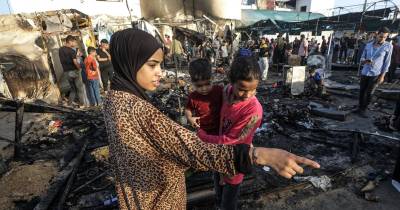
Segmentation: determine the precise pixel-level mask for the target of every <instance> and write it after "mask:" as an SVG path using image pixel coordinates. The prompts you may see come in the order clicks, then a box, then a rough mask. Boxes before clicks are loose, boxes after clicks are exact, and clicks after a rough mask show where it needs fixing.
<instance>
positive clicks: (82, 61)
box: [59, 35, 114, 107]
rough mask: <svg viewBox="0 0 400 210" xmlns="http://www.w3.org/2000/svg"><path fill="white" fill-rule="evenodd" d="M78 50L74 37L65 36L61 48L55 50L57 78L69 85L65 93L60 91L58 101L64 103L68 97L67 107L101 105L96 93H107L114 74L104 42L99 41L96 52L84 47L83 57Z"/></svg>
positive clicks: (100, 98) (106, 45) (99, 95)
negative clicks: (60, 75) (56, 53)
mask: <svg viewBox="0 0 400 210" xmlns="http://www.w3.org/2000/svg"><path fill="white" fill-rule="evenodd" d="M82 51H83V50H81V49H80V48H79V46H78V40H77V38H76V37H74V36H72V35H68V36H67V37H66V39H65V44H64V46H62V47H60V49H59V58H60V63H61V66H62V70H63V75H62V77H61V79H65V80H67V81H68V84H69V88H68V90H67V91H64V90H63V91H61V92H62V97H61V98H62V100H64V99H65V98H66V96H67V95H68V101H67V104H68V105H69V106H75V107H85V106H101V105H102V97H101V94H100V92H101V91H100V90H101V89H102V90H103V91H104V92H107V91H108V90H109V83H110V81H111V79H112V77H113V73H114V71H113V66H112V63H111V55H110V52H109V43H108V40H106V39H103V40H101V41H100V44H99V46H98V48H97V49H96V48H94V47H88V49H86V52H87V56H85V55H84V53H82Z"/></svg>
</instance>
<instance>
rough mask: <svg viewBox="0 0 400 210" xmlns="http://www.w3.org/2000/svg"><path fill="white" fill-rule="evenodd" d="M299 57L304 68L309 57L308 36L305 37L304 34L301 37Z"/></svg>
mask: <svg viewBox="0 0 400 210" xmlns="http://www.w3.org/2000/svg"><path fill="white" fill-rule="evenodd" d="M299 56H300V57H301V65H303V66H304V65H305V64H306V58H307V56H308V41H307V40H306V36H304V34H302V35H301V36H300V47H299Z"/></svg>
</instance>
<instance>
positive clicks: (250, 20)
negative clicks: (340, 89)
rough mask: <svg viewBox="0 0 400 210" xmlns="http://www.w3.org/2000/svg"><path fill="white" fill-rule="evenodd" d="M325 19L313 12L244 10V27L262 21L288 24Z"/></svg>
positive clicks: (242, 21)
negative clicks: (276, 21)
mask: <svg viewBox="0 0 400 210" xmlns="http://www.w3.org/2000/svg"><path fill="white" fill-rule="evenodd" d="M322 17H325V16H324V15H322V14H320V13H312V12H292V11H291V12H288V11H275V10H253V9H242V20H241V23H242V26H249V25H252V24H254V23H256V22H258V21H260V20H268V19H270V20H280V21H286V22H298V21H306V20H312V19H316V18H322Z"/></svg>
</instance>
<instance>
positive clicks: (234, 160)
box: [134, 102, 252, 176]
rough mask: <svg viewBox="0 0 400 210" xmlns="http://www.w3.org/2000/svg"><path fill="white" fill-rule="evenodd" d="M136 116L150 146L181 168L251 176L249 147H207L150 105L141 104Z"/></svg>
mask: <svg viewBox="0 0 400 210" xmlns="http://www.w3.org/2000/svg"><path fill="white" fill-rule="evenodd" d="M134 112H136V113H134V115H135V116H137V117H138V119H137V121H138V122H139V124H141V127H142V129H143V130H142V131H143V132H144V135H146V136H147V138H146V139H148V140H149V144H150V145H152V146H153V147H154V148H155V149H156V150H158V151H159V152H160V153H161V154H163V155H165V156H167V157H170V158H171V159H172V160H174V161H176V162H177V163H178V164H181V165H183V166H186V167H191V168H194V169H197V170H202V171H208V170H214V171H218V172H220V173H223V174H227V175H231V176H232V175H235V174H237V173H246V174H247V173H251V168H252V166H251V161H250V157H249V149H250V147H249V146H248V145H243V144H240V145H237V146H228V145H216V144H208V143H204V142H202V141H201V140H200V139H199V138H198V137H197V136H196V134H195V133H193V132H191V131H189V130H187V129H185V128H183V127H182V126H180V125H178V124H177V123H175V122H174V121H172V120H171V119H169V118H168V117H166V116H165V115H164V114H162V113H161V112H160V111H158V110H157V109H156V108H154V107H153V106H151V105H149V104H148V103H147V102H139V103H137V105H136V106H135V108H134ZM160 164H162V163H160Z"/></svg>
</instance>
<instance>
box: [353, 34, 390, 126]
mask: <svg viewBox="0 0 400 210" xmlns="http://www.w3.org/2000/svg"><path fill="white" fill-rule="evenodd" d="M389 32H390V31H389V29H388V28H386V27H383V28H381V29H379V31H378V35H377V37H376V39H375V41H373V42H369V43H368V44H367V45H366V46H365V49H364V51H363V54H362V56H361V64H363V68H362V71H361V80H360V96H359V105H358V109H357V110H356V111H355V112H356V113H357V114H359V115H360V116H361V117H364V118H367V115H366V111H367V108H368V104H369V103H370V101H371V98H372V95H373V93H374V91H375V88H376V87H377V86H378V85H379V84H381V83H382V82H383V81H384V80H385V74H386V72H387V71H388V70H389V66H390V59H391V56H392V50H393V47H392V45H391V44H390V43H389V42H386V41H385V40H386V38H387V37H388V35H389Z"/></svg>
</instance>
